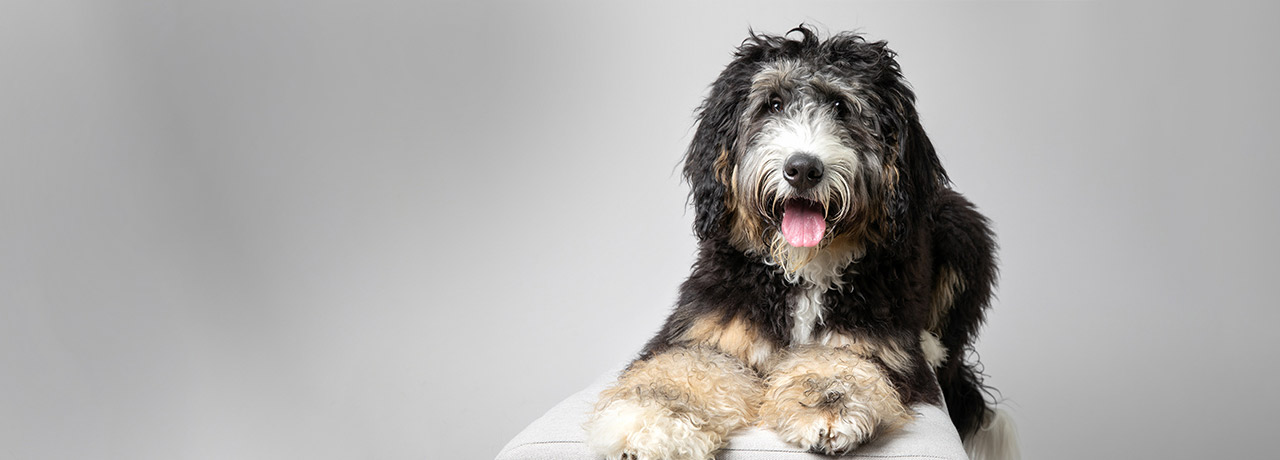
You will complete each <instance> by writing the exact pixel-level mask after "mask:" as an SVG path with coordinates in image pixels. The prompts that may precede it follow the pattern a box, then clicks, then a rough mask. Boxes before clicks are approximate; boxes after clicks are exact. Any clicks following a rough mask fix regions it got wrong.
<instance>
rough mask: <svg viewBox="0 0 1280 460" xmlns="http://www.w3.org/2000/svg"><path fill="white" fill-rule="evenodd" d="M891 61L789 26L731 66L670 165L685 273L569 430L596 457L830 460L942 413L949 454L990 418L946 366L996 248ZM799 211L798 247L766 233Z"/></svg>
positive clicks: (984, 302)
mask: <svg viewBox="0 0 1280 460" xmlns="http://www.w3.org/2000/svg"><path fill="white" fill-rule="evenodd" d="M789 37H794V38H789ZM894 56H895V55H894V53H893V52H892V51H890V50H889V49H888V48H887V47H886V44H885V43H884V42H867V41H866V40H865V39H863V38H862V37H861V36H858V35H855V34H839V35H836V36H833V37H831V38H828V39H826V40H819V38H818V37H817V34H816V33H815V32H814V31H812V30H810V29H809V28H807V27H803V26H802V27H800V28H797V29H794V30H792V31H791V32H789V33H788V34H787V35H784V36H767V35H756V34H752V35H751V37H750V38H748V39H747V40H746V41H745V42H744V43H743V44H742V46H741V47H740V48H739V49H738V50H737V53H736V55H735V58H734V60H733V61H732V62H731V63H730V64H729V65H728V66H727V67H726V68H725V70H724V71H723V73H721V74H720V76H719V78H718V79H717V80H716V81H715V83H714V84H713V85H712V87H711V90H710V95H709V97H708V98H707V99H706V101H705V102H704V103H703V105H702V107H701V108H700V110H699V114H698V124H697V130H696V133H695V135H694V138H693V141H692V144H691V145H690V147H689V150H688V152H687V153H686V156H685V163H684V169H683V173H684V177H685V179H686V180H687V182H688V183H689V184H690V186H691V191H690V202H691V204H692V206H693V207H694V209H695V211H696V216H695V222H694V229H695V233H696V234H697V237H698V240H699V242H698V256H697V262H696V263H695V264H694V267H693V271H692V274H691V275H690V276H689V278H688V280H687V281H685V282H684V283H683V285H682V286H681V287H680V293H679V299H678V301H677V303H676V306H675V308H674V311H673V312H672V313H671V315H670V316H669V318H668V319H667V321H666V323H665V325H664V326H663V327H662V329H661V331H660V332H658V334H657V335H656V336H655V337H654V338H653V339H652V340H651V341H650V342H649V343H648V344H647V345H646V346H645V347H644V349H643V351H642V352H641V354H640V356H639V357H638V358H637V359H636V361H635V362H633V363H632V365H631V366H630V367H629V368H628V370H627V371H625V372H624V373H623V375H622V376H621V377H620V380H619V383H618V384H617V385H615V386H614V387H613V388H611V389H610V390H607V391H606V392H605V394H603V395H602V397H601V401H600V403H599V406H598V407H597V409H596V413H595V414H594V416H593V419H592V421H591V422H589V423H588V425H587V429H588V432H589V435H590V438H591V440H590V442H591V444H592V445H593V446H594V447H596V449H597V450H599V451H600V452H601V453H603V454H605V455H606V456H610V457H612V458H623V457H626V458H664V457H671V458H709V456H711V455H713V452H714V450H715V449H717V448H719V447H720V446H722V445H723V443H724V442H725V439H726V438H727V436H729V435H730V434H731V433H732V431H734V430H736V429H738V428H741V427H743V426H746V425H750V424H752V423H762V424H763V425H764V426H767V427H770V428H773V429H774V430H776V431H778V432H779V433H780V434H781V435H782V436H783V438H785V439H788V440H790V441H792V442H795V443H797V444H799V445H801V446H802V447H806V448H810V449H812V450H815V451H819V452H825V453H839V452H844V451H848V450H849V449H852V448H854V447H856V446H857V445H859V444H861V443H863V442H866V441H867V440H869V439H871V438H873V437H874V436H875V435H877V434H878V433H881V432H885V431H888V430H892V429H895V428H897V427H899V426H901V425H902V424H904V423H907V422H909V421H910V419H911V416H912V412H911V411H910V410H909V409H906V408H907V406H910V405H911V404H916V403H926V404H938V403H940V402H942V400H944V399H945V402H946V406H947V408H948V410H949V411H950V416H951V419H952V421H953V422H954V424H955V426H956V428H957V429H958V430H959V431H960V433H961V435H962V437H964V438H966V439H968V438H970V437H971V436H972V435H973V434H974V433H975V432H976V431H977V430H978V429H979V427H981V426H983V424H984V423H985V422H987V421H988V420H989V419H990V418H991V416H992V414H993V411H992V409H991V408H989V407H988V405H987V403H986V402H985V400H984V394H985V393H986V392H985V390H984V388H983V386H982V383H981V373H980V372H979V371H977V370H976V369H975V367H976V366H977V363H976V361H971V360H966V357H968V356H971V355H972V354H971V353H967V352H968V351H970V350H971V345H972V343H973V341H974V338H975V336H976V334H977V332H978V329H979V327H980V325H981V324H982V322H983V315H984V311H985V309H986V308H987V306H988V302H989V300H990V299H991V296H992V289H993V285H994V283H995V280H996V263H995V256H994V254H995V250H996V244H995V242H994V239H993V235H992V232H991V230H990V226H989V224H988V222H987V220H986V218H984V217H983V216H982V215H981V214H979V213H978V212H977V211H976V210H975V208H974V206H973V204H971V203H970V202H969V201H967V200H966V199H965V198H964V197H962V196H961V195H960V194H959V193H957V192H956V191H954V190H953V189H952V188H951V183H950V181H949V179H948V177H947V174H946V172H945V171H944V169H943V167H942V165H941V163H940V162H939V160H938V156H937V154H936V153H935V152H934V148H933V145H932V144H931V143H930V141H929V138H928V136H926V135H925V132H924V129H923V128H922V127H921V125H920V121H919V119H918V115H917V113H916V109H915V96H914V94H913V93H912V91H911V89H910V88H909V87H908V85H907V83H906V82H905V81H904V80H903V78H902V74H901V71H900V69H899V66H898V63H897V62H896V60H895V59H894ZM796 133H800V134H796ZM823 139H826V140H823ZM797 145H798V146H799V147H794V146H797ZM797 155H805V156H808V157H812V158H813V160H812V161H816V162H817V165H816V166H813V165H812V164H811V163H812V161H811V163H805V164H802V165H801V167H806V166H805V165H809V166H807V167H809V168H811V169H812V171H810V172H811V173H812V174H811V176H813V177H811V179H813V181H810V183H803V180H802V179H797V178H796V177H795V174H797V173H799V174H803V172H804V171H803V170H799V171H798V170H796V169H795V168H793V167H792V166H793V165H794V164H796V163H794V162H795V161H796V160H795V158H796V157H797ZM824 167H825V169H824ZM814 181H816V182H817V184H816V185H815V184H813V183H811V182H814ZM808 187H812V188H808ZM804 206H808V208H807V209H814V210H818V209H820V211H812V212H820V213H821V219H822V222H820V223H816V222H812V221H811V222H810V224H809V225H810V226H811V227H812V226H813V225H818V228H819V230H812V232H819V231H820V233H816V234H815V235H820V236H821V242H820V243H818V244H816V245H814V246H811V247H810V246H807V244H808V243H802V244H801V245H799V246H797V245H795V244H792V243H794V242H795V241H798V240H796V239H795V237H794V236H793V235H790V234H785V233H786V232H785V231H784V230H783V227H784V224H786V222H785V221H786V220H787V217H786V214H787V213H795V214H794V215H799V214H800V211H797V209H804V208H803V207H804ZM796 219H799V218H796ZM787 225H790V224H787ZM698 382H712V383H715V385H711V387H708V388H703V387H700V386H699V385H701V384H700V383H698ZM886 399H887V400H889V401H885V400H886ZM628 417H631V418H637V419H644V420H630V421H629V420H628ZM659 419H661V420H664V422H662V423H658V422H659ZM717 420H727V421H724V422H718V421H717ZM682 421H683V422H687V423H685V425H687V426H685V425H681V422H682ZM668 422H669V423H670V424H671V426H666V425H663V423H668ZM811 425H812V426H811ZM664 427H665V428H664ZM815 427H816V428H815ZM664 430H665V431H664ZM660 431H661V432H660Z"/></svg>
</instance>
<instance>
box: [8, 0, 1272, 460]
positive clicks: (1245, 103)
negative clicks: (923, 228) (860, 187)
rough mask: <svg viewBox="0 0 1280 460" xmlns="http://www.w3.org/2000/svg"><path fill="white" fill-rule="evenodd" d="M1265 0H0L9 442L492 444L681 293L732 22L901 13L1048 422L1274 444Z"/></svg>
mask: <svg viewBox="0 0 1280 460" xmlns="http://www.w3.org/2000/svg"><path fill="white" fill-rule="evenodd" d="M1275 5H1276V4H1274V3H1271V4H1221V3H1218V4H1214V5H1185V4H1178V5H1174V4H1168V3H1150V4H1138V5H1134V4H1121V5H1114V4H1109V3H1033V4H1026V3H1008V2H1006V3H972V2H963V3H944V4H936V3H907V4H898V3H893V4H888V3H874V4H863V3H844V2H838V3H837V2H832V3H792V2H787V3H785V4H783V3H779V4H741V3H736V2H735V3H706V2H696V3H688V4H686V3H673V4H652V3H645V4H628V5H603V4H599V3H597V2H582V3H548V4H534V3H526V2H515V3H510V4H489V3H422V2H418V1H390V0H386V1H365V2H337V1H319V2H302V1H297V2H287V1H275V0H273V1H263V0H243V1H208V2H162V1H104V0H85V1H53V0H50V1H43V2H22V3H20V4H13V3H12V2H4V3H3V6H0V66H2V69H0V155H3V158H2V163H0V457H4V458H50V459H62V458H66V459H76V458H113V459H114V458H118V459H171V458H193V459H194V458H209V459H225V458H235V459H259V458H260V459H285V458H320V459H347V458H403V459H410V458H412V459H445V458H480V459H483V458H492V456H493V455H494V454H496V452H497V451H498V449H499V448H500V447H501V446H502V445H503V444H504V443H505V442H506V441H507V440H508V439H509V438H510V437H511V436H512V435H514V434H515V433H516V432H517V431H518V430H520V429H521V428H522V427H523V426H525V424H527V423H528V422H530V421H531V420H532V419H534V418H535V417H536V416H537V415H539V414H541V413H542V412H543V411H544V410H546V409H547V408H549V407H550V406H551V405H552V404H554V403H555V402H556V401H558V400H559V399H561V398H563V397H564V396H567V395H569V394H571V393H572V392H574V391H576V390H577V389H579V388H580V387H583V386H585V385H586V384H587V383H588V382H590V381H592V380H594V379H595V378H596V377H597V376H599V375H600V374H602V373H603V372H605V371H606V370H608V369H610V368H614V367H615V366H617V365H620V364H621V363H623V362H625V361H626V360H627V359H629V358H630V357H631V356H632V355H633V353H635V352H636V351H637V350H638V348H639V347H640V346H641V345H642V344H643V342H644V341H645V340H647V339H648V337H649V336H650V335H651V334H652V333H653V332H654V331H655V330H656V329H657V328H658V326H659V325H660V322H661V321H662V319H663V318H664V316H665V314H666V313H667V311H668V309H669V308H670V305H671V303H672V300H673V299H674V296H675V292H676V286H677V285H678V283H679V282H680V281H681V280H682V279H683V277H684V276H685V275H686V273H687V271H688V267H689V264H690V262H691V261H692V256H693V250H694V239H693V237H692V235H691V230H690V221H691V219H692V215H691V213H690V212H688V211H686V210H685V208H684V195H685V188H684V186H683V185H682V184H681V183H680V181H679V178H678V174H676V168H677V165H678V161H679V159H680V156H681V154H682V153H683V150H684V147H685V145H686V143H687V142H688V140H689V137H690V134H691V127H692V122H693V116H692V115H693V109H694V108H695V107H696V106H697V104H698V103H699V101H700V100H701V98H702V97H703V96H704V94H705V91H706V87H707V85H708V84H709V83H710V82H711V81H712V80H713V79H714V77H715V76H716V74H717V73H718V72H719V70H720V69H721V68H722V67H723V66H724V65H725V64H726V63H727V62H728V61H729V59H730V53H731V51H732V49H733V47H735V46H736V45H737V44H738V43H739V42H740V41H741V40H742V39H743V38H744V36H745V34H746V32H747V29H748V27H754V28H755V29H756V30H759V31H766V32H775V33H777V32H783V31H785V30H786V29H788V28H790V27H793V26H795V25H797V24H798V23H800V22H802V21H803V22H811V23H814V24H817V25H819V26H820V27H821V28H823V29H824V30H828V31H840V30H848V29H859V30H862V31H863V32H865V33H866V34H867V35H868V36H869V37H871V38H874V39H887V40H889V41H890V43H891V46H892V48H894V49H895V50H897V51H898V52H899V53H900V62H901V63H902V66H903V69H904V70H905V72H906V75H907V77H908V79H909V80H910V81H911V82H912V83H913V85H914V87H915V89H916V91H917V92H918V95H919V99H920V103H919V108H920V110H921V112H922V116H923V122H924V125H925V127H926V129H927V130H928V132H929V133H930V134H931V136H932V138H933V140H934V142H935V144H936V145H937V147H938V150H939V151H940V152H941V155H942V157H943V161H944V164H945V165H946V167H947V168H948V170H949V171H950V172H951V175H952V177H953V178H954V180H955V183H956V186H957V188H959V189H960V190H961V191H963V192H964V193H966V194H967V195H968V196H969V197H970V198H971V199H972V200H973V201H975V202H976V203H978V204H979V206H980V207H981V209H982V210H983V211H984V212H985V213H986V214H987V215H989V216H990V217H991V218H992V219H993V220H994V222H995V225H996V228H997V230H998V232H999V237H1000V243H1001V247H1002V249H1001V253H1000V254H1001V260H1002V280H1001V286H1000V289H999V293H1000V294H999V299H998V300H997V301H996V303H995V306H994V307H995V309H994V312H993V313H992V315H991V316H990V321H989V323H988V326H987V328H986V330H985V334H984V335H983V337H982V340H981V343H980V346H979V348H980V350H981V353H982V358H983V362H984V363H985V364H986V368H987V371H988V373H989V374H990V375H991V377H990V379H989V380H988V382H989V383H991V384H994V385H995V386H996V387H998V388H999V389H1000V390H1001V392H1002V394H1003V396H1004V398H1006V400H1007V401H1006V402H1007V404H1008V405H1009V407H1010V408H1011V409H1012V411H1013V413H1014V415H1015V417H1016V418H1017V420H1018V422H1019V424H1020V427H1021V430H1022V434H1023V441H1024V450H1025V452H1026V453H1027V455H1028V457H1029V458H1045V459H1054V458H1061V459H1067V458H1095V457H1100V458H1206V457H1219V458H1220V457H1229V456H1231V455H1238V456H1254V455H1262V449H1264V448H1267V449H1270V446H1271V444H1272V442H1271V441H1272V440H1271V437H1272V436H1274V435H1273V433H1274V431H1275V430H1276V428H1277V424H1276V422H1275V418H1274V417H1275V414H1276V413H1277V410H1280V401H1278V400H1277V396H1276V391H1275V390H1274V385H1275V383H1276V380H1277V372H1276V370H1275V369H1276V365H1277V364H1278V363H1280V360H1278V359H1277V358H1278V356H1277V354H1278V352H1277V349H1280V347H1277V345H1280V340H1277V339H1276V336H1275V327H1276V324H1277V323H1280V309H1277V308H1276V307H1277V305H1276V301H1275V300H1274V292H1275V291H1276V286H1275V283H1276V282H1277V281H1276V277H1277V274H1280V273H1278V272H1280V270H1278V269H1277V260H1278V256H1280V250H1278V248H1280V245H1277V243H1276V242H1275V240H1274V238H1275V237H1276V235H1277V234H1278V233H1280V228H1278V227H1280V225H1278V224H1280V217H1278V216H1277V214H1278V213H1280V211H1278V210H1280V206H1278V205H1280V199H1278V198H1280V187H1278V186H1277V185H1276V183H1275V175H1276V172H1277V170H1278V168H1280V160H1277V153H1278V152H1277V150H1278V149H1277V147H1280V134H1277V133H1280V130H1277V129H1276V123H1277V121H1280V116H1278V115H1280V113H1278V107H1280V96H1278V94H1280V92H1277V90H1276V89H1275V86H1274V85H1275V84H1276V82H1277V81H1280V63H1278V62H1277V61H1278V58H1277V56H1280V52H1278V49H1277V48H1278V47H1277V40H1280V19H1277V18H1280V8H1277V7H1276V6H1275Z"/></svg>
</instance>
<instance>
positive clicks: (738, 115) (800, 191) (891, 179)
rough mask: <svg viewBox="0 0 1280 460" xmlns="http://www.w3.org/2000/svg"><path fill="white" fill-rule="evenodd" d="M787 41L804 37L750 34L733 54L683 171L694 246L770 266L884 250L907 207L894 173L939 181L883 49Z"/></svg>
mask: <svg viewBox="0 0 1280 460" xmlns="http://www.w3.org/2000/svg"><path fill="white" fill-rule="evenodd" d="M792 32H799V34H797V35H802V37H800V39H799V40H791V39H787V38H786V37H785V36H783V37H778V36H759V35H753V36H752V37H751V38H749V39H748V40H747V42H745V44H744V45H743V46H742V47H741V48H739V50H738V53H737V57H736V59H735V60H734V61H733V62H732V63H730V64H729V66H728V67H727V68H726V69H725V71H724V72H723V73H722V74H721V75H720V78H719V79H718V80H717V81H716V83H715V84H714V85H713V87H712V90H711V95H710V96H709V97H708V98H707V101H706V102H705V103H704V105H703V107H702V111H701V114H700V119H699V125H698V130H697V133H696V134H695V138H694V142H693V144H692V145H691V146H690V149H689V152H688V154H687V156H686V163H685V175H686V178H687V179H688V180H689V182H690V184H691V185H692V186H693V191H692V193H691V195H692V198H693V201H694V204H695V207H696V208H697V210H698V216H697V217H698V222H697V230H698V233H699V236H700V237H702V238H703V239H708V238H712V239H714V238H724V239H725V240H726V241H728V242H730V243H731V244H732V245H734V246H735V247H737V248H739V249H741V250H744V251H748V252H756V253H762V254H771V255H773V258H774V260H775V261H778V262H784V260H783V259H788V258H791V259H795V258H796V257H797V255H798V256H799V257H801V258H804V257H808V256H806V255H805V254H810V256H811V254H812V253H813V251H817V250H822V249H824V248H827V247H831V246H833V245H843V246H857V247H862V246H864V245H866V244H873V243H878V242H883V241H884V240H885V239H886V238H889V237H891V236H892V235H891V233H892V232H893V229H892V227H893V225H894V222H895V219H900V218H902V217H904V216H903V214H904V213H905V210H906V208H907V202H906V200H907V198H908V196H909V195H910V193H908V192H909V190H908V189H907V188H905V187H906V186H907V185H909V184H907V183H909V182H911V180H912V178H910V177H904V174H911V173H913V172H920V173H922V174H924V175H925V176H934V177H924V178H918V179H919V180H923V181H927V182H936V181H937V180H940V178H941V169H940V168H938V167H937V159H936V156H935V155H934V154H933V151H932V147H929V146H928V140H927V139H926V138H924V136H923V131H919V130H918V126H919V124H918V122H917V121H916V120H915V117H916V115H915V109H914V106H913V95H912V93H911V91H910V90H909V89H908V88H907V86H906V84H905V82H903V81H902V79H901V74H900V72H899V70H898V65H897V62H896V61H895V60H894V57H893V52H892V51H889V50H888V49H887V48H886V47H885V44H884V43H883V42H877V43H867V42H866V41H864V40H863V39H862V38H861V37H858V36H856V35H838V36H835V37H832V38H830V39H827V40H825V41H819V40H818V39H817V38H816V34H815V33H813V32H812V31H810V30H808V29H805V28H800V29H796V30H793V31H792ZM915 131H919V132H918V133H917V132H915ZM908 138H911V139H908ZM910 146H916V147H919V148H917V149H915V150H921V151H917V152H913V151H909V150H911V149H909V147H910ZM913 156H914V157H918V158H906V157H913ZM910 163H921V165H920V166H915V165H912V164H910ZM904 182H906V183H904Z"/></svg>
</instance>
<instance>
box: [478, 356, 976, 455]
mask: <svg viewBox="0 0 1280 460" xmlns="http://www.w3.org/2000/svg"><path fill="white" fill-rule="evenodd" d="M616 375H617V374H616V373H609V374H608V375H607V377H606V378H601V379H600V380H599V381H597V382H596V383H594V384H592V385H591V386H590V387H588V388H587V389H585V390H582V391H580V392H578V393H577V394H574V395H573V396H570V397H569V398H568V399H565V400H564V401H561V402H560V404H557V405H556V406H555V407H552V408H551V410H549V411H547V413H546V414H543V415H542V417H540V418H538V419H537V420H534V421H533V423H530V424H529V426H528V427H526V428H525V429H524V431H521V432H520V434H517V435H516V437H515V438H513V439H512V440H511V442H509V443H507V446H506V447H504V448H503V449H502V451H501V452H499V453H498V458H497V460H598V459H599V458H600V457H598V456H596V455H595V454H594V453H593V452H591V449H589V448H587V445H586V444H585V443H583V439H584V438H585V437H586V434H585V433H584V432H583V430H582V424H583V422H586V420H587V414H588V412H589V411H590V410H591V408H592V407H593V406H594V405H595V402H596V397H597V396H599V394H600V392H601V391H603V390H604V388H605V387H606V386H607V385H608V384H609V383H611V382H612V381H613V380H614V379H615V378H616ZM914 409H915V410H916V411H917V412H919V416H917V417H916V420H915V421H914V422H912V423H911V424H909V425H907V427H906V428H904V429H902V430H899V431H897V432H895V433H891V434H889V435H886V436H881V437H880V438H878V439H877V440H876V441H874V442H872V443H870V444H867V445H864V446H861V447H859V448H858V449H856V450H855V451H854V452H853V453H851V454H849V455H846V456H843V457H840V458H878V459H929V460H937V459H967V458H968V457H967V456H966V455H965V453H964V447H962V446H961V444H960V436H959V435H958V434H956V429H955V427H954V426H952V425H951V419H950V418H949V417H947V413H946V411H945V410H943V409H942V408H940V407H937V406H931V405H926V404H920V405H916V406H915V407H914ZM716 458H717V459H720V460H756V459H761V460H763V459H813V460H821V459H829V458H831V457H827V456H824V455H818V454H813V453H809V452H807V451H805V450H804V449H800V448H798V447H796V446H793V445H791V444H787V443H785V442H783V441H782V440H781V439H778V436H777V435H775V434H774V433H773V432H772V431H769V430H765V429H760V428H751V429H748V430H745V431H742V432H739V433H738V434H736V435H735V436H733V438H732V439H730V440H729V445H728V446H727V447H725V448H724V449H721V450H720V452H719V454H718V455H716Z"/></svg>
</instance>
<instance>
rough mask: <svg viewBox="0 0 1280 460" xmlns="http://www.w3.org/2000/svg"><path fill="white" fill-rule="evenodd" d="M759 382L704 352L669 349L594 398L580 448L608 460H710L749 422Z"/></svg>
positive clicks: (727, 360)
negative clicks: (584, 443)
mask: <svg viewBox="0 0 1280 460" xmlns="http://www.w3.org/2000/svg"><path fill="white" fill-rule="evenodd" d="M761 392H762V388H761V382H760V379H759V377H757V376H756V374H755V372H754V371H752V370H751V369H749V368H748V367H747V366H746V365H745V364H743V363H742V362H741V361H739V360H737V359H735V358H732V357H729V356H727V355H725V354H723V353H720V352H718V351H715V350H712V349H709V348H704V347H695V348H683V347H677V348H672V349H669V350H667V351H664V352H662V353H658V354H656V355H653V356H651V357H649V358H647V359H645V360H641V361H636V362H635V363H633V364H632V365H631V367H630V368H629V369H627V371H626V372H623V374H622V376H620V377H619V379H618V382H617V384H615V385H614V386H613V387H610V388H609V389H607V390H605V391H604V392H603V393H601V394H600V402H599V403H597V404H596V408H595V412H594V413H593V414H592V416H591V418H590V420H588V421H587V423H586V425H585V428H586V430H587V443H588V444H589V445H590V446H591V447H592V448H593V449H595V451H596V452H599V453H602V454H604V455H605V457H606V458H609V459H622V458H627V459H634V460H658V459H671V460H675V459H696V460H709V459H711V458H712V455H713V452H715V450H716V449H719V448H720V447H721V446H722V445H724V443H725V441H726V439H727V438H728V435H729V434H730V433H732V432H733V431H734V430H737V429H738V428H742V427H745V426H747V425H748V424H749V423H751V421H753V420H755V416H756V411H757V409H758V408H759V405H760V394H761Z"/></svg>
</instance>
